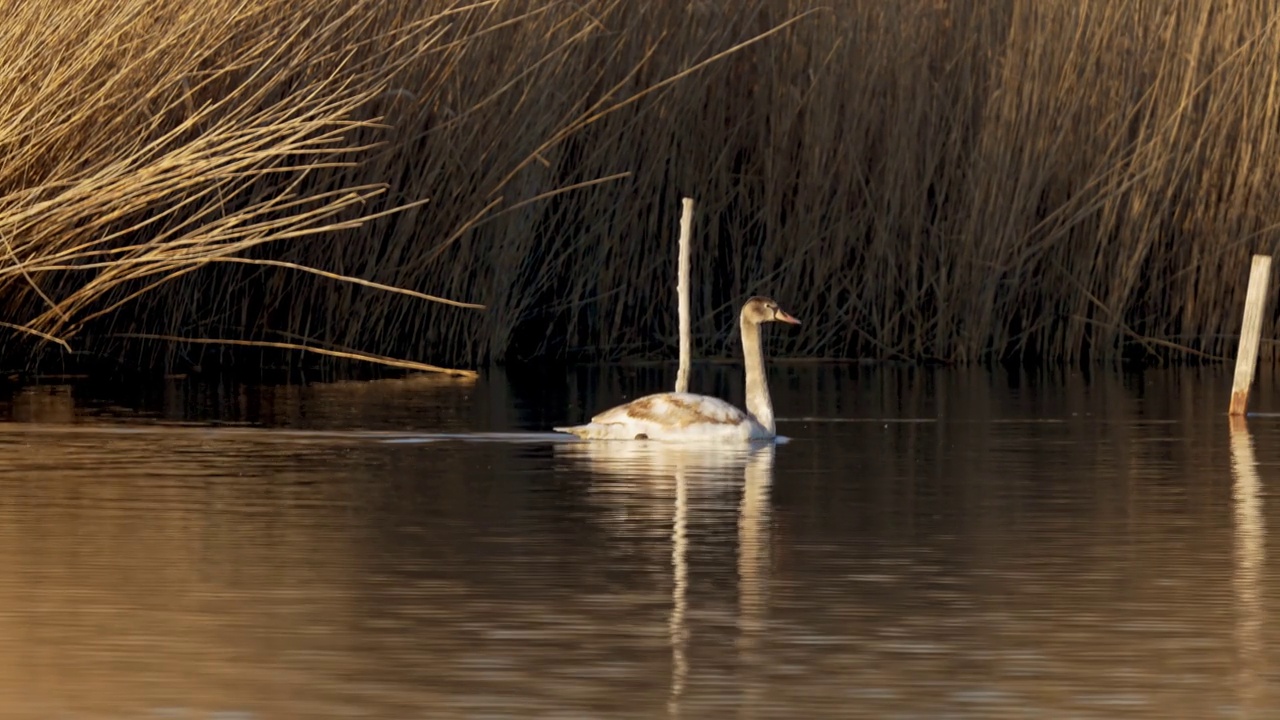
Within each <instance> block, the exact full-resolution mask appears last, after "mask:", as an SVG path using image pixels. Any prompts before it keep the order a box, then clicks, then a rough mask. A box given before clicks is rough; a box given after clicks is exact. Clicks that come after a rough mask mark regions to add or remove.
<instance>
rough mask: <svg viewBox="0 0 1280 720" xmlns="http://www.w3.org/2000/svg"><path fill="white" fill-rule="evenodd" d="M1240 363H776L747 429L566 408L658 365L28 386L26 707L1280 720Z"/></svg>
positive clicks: (12, 513) (23, 560)
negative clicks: (1094, 366) (705, 436)
mask: <svg viewBox="0 0 1280 720" xmlns="http://www.w3.org/2000/svg"><path fill="white" fill-rule="evenodd" d="M1228 370H1229V369H1213V370H1207V371H1206V370H1199V371H1197V370H1182V371H1149V372H1147V373H1144V374H1141V375H1133V374H1130V375H1121V374H1117V373H1101V374H1095V375H1093V376H1086V375H1081V374H1079V373H1064V374H1039V375H1037V374H1030V375H1028V374H1023V373H1018V372H1007V371H1004V370H997V371H992V372H987V371H977V370H975V371H957V370H938V371H924V370H909V369H891V368H868V367H857V366H840V367H808V366H797V367H777V368H774V370H773V387H774V396H775V401H776V403H777V405H778V410H779V415H780V417H782V418H784V420H783V421H782V422H781V423H780V426H779V431H780V432H782V433H783V434H785V435H787V436H788V437H789V438H790V442H787V443H785V444H782V445H778V446H776V447H760V448H753V449H734V448H725V447H721V448H699V449H687V448H680V447H674V446H670V445H663V444H658V443H624V444H585V443H578V442H566V441H564V440H563V439H561V438H558V437H555V436H552V435H551V434H549V433H547V432H546V430H547V428H549V427H550V426H551V425H552V424H556V423H560V422H563V421H566V420H568V421H578V420H582V419H583V418H584V417H586V416H587V415H590V414H591V412H593V411H595V410H599V409H602V408H604V407H607V406H608V405H609V404H612V403H614V402H616V401H618V400H620V399H622V398H624V397H634V396H635V394H636V393H639V392H645V391H649V390H654V389H661V388H665V387H666V386H667V385H669V384H670V381H671V378H670V374H669V373H667V372H660V371H657V370H636V369H629V370H628V369H616V368H615V369H604V370H601V369H583V370H578V371H574V372H571V373H568V374H563V373H561V374H549V373H545V372H540V373H527V376H520V377H514V376H513V377H508V376H507V375H505V374H501V373H499V374H492V375H488V376H486V377H485V378H483V379H482V380H480V381H479V382H475V383H470V382H463V381H448V380H442V381H436V380H420V381H394V382H379V383H347V384H336V385H323V386H311V387H306V388H297V387H292V388H287V387H286V388H236V387H219V386H207V385H199V384H194V383H181V382H174V383H171V384H170V385H169V386H167V387H164V388H158V389H153V391H152V392H150V393H149V394H146V395H144V396H142V397H135V398H133V399H132V400H130V399H121V398H120V397H116V398H112V397H110V395H111V393H103V392H101V391H95V390H93V389H88V388H67V387H58V386H54V387H41V388H31V389H27V390H23V391H21V392H18V393H17V394H15V395H14V396H13V397H12V398H11V399H10V400H9V401H8V402H7V403H4V404H3V405H2V406H0V414H3V415H4V416H6V417H8V418H10V419H11V422H7V423H3V424H0V717H3V718H42V719H43V718H66V719H68V720H70V719H77V720H78V719H80V718H192V719H194V718H210V719H212V718H220V719H221V720H230V719H232V718H236V719H241V720H247V719H250V718H253V719H257V718H356V717H360V718H448V717H474V718H500V717H547V718H552V717H554V718H615V717H616V718H632V717H634V718H662V717H686V718H712V717H714V718H723V717H754V718H800V717H806V718H808V717H842V718H1174V717H1178V718H1218V717H1222V718H1273V717H1280V692H1277V682H1278V681H1280V676H1278V675H1277V670H1278V669H1280V658H1278V657H1277V652H1280V650H1277V648H1280V644H1278V643H1277V642H1276V641H1277V640H1280V638H1278V637H1277V633H1276V626H1277V625H1276V623H1273V622H1270V621H1269V617H1270V616H1271V615H1273V612H1272V609H1273V608H1280V599H1277V597H1276V588H1277V584H1276V580H1275V578H1276V577H1277V574H1278V573H1277V572H1276V570H1275V569H1274V565H1275V561H1274V560H1273V557H1274V556H1275V554H1276V553H1274V552H1273V553H1268V542H1267V538H1268V529H1269V528H1272V527H1275V524H1276V522H1277V511H1276V507H1277V502H1276V500H1275V498H1274V496H1273V493H1272V489H1273V488H1274V486H1275V483H1276V481H1277V480H1278V479H1280V465H1278V464H1277V463H1280V416H1277V415H1273V414H1272V413H1274V412H1275V411H1276V409H1277V407H1278V406H1280V399H1278V398H1277V394H1276V393H1275V392H1274V391H1275V389H1276V383H1275V382H1274V380H1273V379H1272V377H1271V374H1270V373H1269V372H1266V373H1264V374H1263V377H1262V379H1261V385H1260V386H1259V388H1258V389H1257V391H1256V393H1257V394H1256V397H1255V402H1254V407H1255V408H1256V409H1257V410H1258V411H1259V412H1260V414H1258V415H1256V416H1254V417H1251V418H1250V419H1248V421H1247V423H1239V424H1236V425H1232V424H1231V423H1229V422H1228V419H1227V418H1226V416H1225V412H1224V410H1225V407H1226V405H1227V398H1228V394H1229V386H1230V378H1229V375H1228ZM738 382H740V374H739V373H738V372H737V371H735V370H732V369H729V370H717V371H714V372H712V371H711V370H708V369H705V368H704V369H702V370H701V371H700V372H699V373H696V374H695V377H694V385H695V388H699V389H703V390H709V391H712V392H715V393H717V394H721V395H725V396H727V397H729V398H730V399H732V400H734V401H735V402H740V401H741V389H740V388H739V387H738V386H737V383H738Z"/></svg>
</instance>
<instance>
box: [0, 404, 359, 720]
mask: <svg viewBox="0 0 1280 720" xmlns="http://www.w3.org/2000/svg"><path fill="white" fill-rule="evenodd" d="M330 445H331V446H332V442H330ZM299 449H300V446H299V445H297V444H294V443H290V442H272V441H266V442H263V441H261V440H260V439H259V440H255V438H254V437H253V436H251V435H246V434H242V433H237V434H235V435H233V436H232V437H231V438H230V439H227V440H219V439H218V438H217V437H216V436H215V435H212V434H193V433H172V434H170V433H165V432H164V431H162V430H154V431H150V432H140V433H137V434H133V435H130V434H123V433H119V434H117V433H112V434H103V433H97V432H93V431H92V430H82V431H75V430H72V429H68V430H67V431H65V432H59V433H56V434H45V433H41V432H38V431H34V430H33V431H30V432H23V433H22V434H20V435H13V434H5V435H0V450H3V452H0V607H3V608H4V612H3V613H0V638H3V640H2V641H0V698H3V699H0V716H3V717H6V718H27V717H30V718H37V717H105V716H111V717H149V716H151V715H152V714H153V713H154V712H156V711H157V709H158V708H161V707H173V708H186V709H187V710H188V711H189V712H190V713H191V715H190V716H191V717H197V716H199V717H204V716H205V715H206V713H214V714H216V713H217V712H219V711H223V712H227V713H231V712H232V711H242V710H245V709H247V708H254V709H255V711H258V710H261V711H263V712H264V713H265V715H264V716H269V715H273V714H275V713H280V714H281V716H295V717H296V716H312V715H313V714H320V713H323V712H324V711H325V708H326V705H327V704H329V703H332V702H335V701H336V700H337V699H338V698H335V694H334V689H335V688H337V687H338V685H336V684H329V683H324V682H319V683H317V682H316V681H317V679H319V678H321V677H323V675H324V674H325V673H326V672H332V673H333V675H332V676H331V677H334V678H336V677H337V674H338V673H339V672H349V671H350V667H343V668H339V667H337V666H336V665H335V666H329V665H325V664H324V662H322V661H321V660H315V659H313V658H321V659H323V658H324V657H326V653H328V654H332V653H335V652H342V651H344V650H345V649H346V645H347V643H348V640H347V634H346V633H344V632H342V631H343V628H342V627H339V626H335V624H334V619H335V618H339V619H340V618H356V617H358V616H359V615H360V613H359V612H356V611H354V610H349V609H348V606H349V605H350V604H351V603H352V602H353V599H352V593H353V592H355V589H354V588H355V586H354V585H353V575H354V573H353V570H355V569H357V568H359V567H360V565H361V563H360V562H359V561H358V555H359V553H360V552H361V551H360V548H359V547H358V538H355V537H353V536H352V535H351V534H350V533H334V532H332V528H333V527H335V526H336V525H339V524H341V523H343V522H345V521H346V518H347V514H348V510H347V508H349V507H350V504H351V501H352V500H353V496H354V492H353V493H352V496H348V495H347V493H346V488H347V487H354V483H353V485H352V486H346V485H344V484H343V483H328V484H316V483H313V482H310V479H311V476H312V474H313V471H315V469H316V468H319V467H323V468H324V471H325V472H327V473H329V477H331V478H332V477H334V475H335V473H338V472H340V470H337V469H335V468H337V467H339V465H338V463H341V462H343V461H344V460H343V455H344V450H343V448H341V447H330V448H323V447H317V446H315V445H311V446H309V449H308V450H307V451H306V452H305V453H301V452H299ZM353 622H355V621H354V620H353ZM285 637H288V638H289V640H288V642H287V643H283V642H282V640H281V638H285ZM286 645H287V647H289V648H290V649H291V653H290V654H289V655H288V656H287V657H284V656H281V649H282V647H283V646H286ZM312 654H314V655H312ZM344 665H345V663H344ZM268 667H269V668H273V670H272V673H271V674H270V675H269V676H263V675H262V673H261V668H268ZM316 673H319V674H318V675H317V674H316ZM308 675H310V677H308ZM312 683H315V684H316V685H319V686H320V687H304V686H308V685H311V684H312ZM325 686H327V687H325ZM37 699H39V702H38V703H37V702H35V701H36V700H37Z"/></svg>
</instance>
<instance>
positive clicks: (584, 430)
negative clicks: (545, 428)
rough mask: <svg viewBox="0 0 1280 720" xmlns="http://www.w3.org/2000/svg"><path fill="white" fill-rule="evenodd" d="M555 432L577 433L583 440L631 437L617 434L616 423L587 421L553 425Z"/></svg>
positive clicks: (617, 427) (628, 438)
mask: <svg viewBox="0 0 1280 720" xmlns="http://www.w3.org/2000/svg"><path fill="white" fill-rule="evenodd" d="M551 429H552V430H555V431H556V432H562V433H569V434H570V435H577V436H578V437H580V438H582V439H583V440H621V439H627V440H630V439H632V438H631V436H630V435H626V434H625V433H624V434H619V432H618V430H619V429H620V428H619V426H618V425H615V424H606V423H587V424H586V425H568V426H565V427H553V428H551Z"/></svg>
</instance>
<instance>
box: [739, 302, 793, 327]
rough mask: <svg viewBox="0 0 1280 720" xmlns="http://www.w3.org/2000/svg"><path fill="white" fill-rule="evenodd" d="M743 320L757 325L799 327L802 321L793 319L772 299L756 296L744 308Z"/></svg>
mask: <svg viewBox="0 0 1280 720" xmlns="http://www.w3.org/2000/svg"><path fill="white" fill-rule="evenodd" d="M742 319H743V320H745V321H747V322H750V323H752V324H755V325H759V324H760V323H767V322H784V323H788V324H791V325H799V324H800V321H799V320H797V319H795V318H794V317H791V315H790V314H789V313H787V311H786V310H783V309H782V308H780V307H778V303H776V302H774V301H773V299H772V298H767V297H760V296H758V295H757V296H756V297H753V298H751V299H750V300H748V301H747V304H746V305H743V306H742Z"/></svg>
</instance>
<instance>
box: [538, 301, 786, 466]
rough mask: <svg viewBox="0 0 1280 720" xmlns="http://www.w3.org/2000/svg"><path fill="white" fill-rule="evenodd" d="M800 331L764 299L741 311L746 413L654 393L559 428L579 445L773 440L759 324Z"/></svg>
mask: <svg viewBox="0 0 1280 720" xmlns="http://www.w3.org/2000/svg"><path fill="white" fill-rule="evenodd" d="M766 322H785V323H790V324H793V325H799V324H800V321H799V320H796V319H795V318H793V317H791V316H790V315H788V314H787V313H786V312H785V311H783V310H782V309H781V308H779V307H778V304H777V303H775V302H774V301H772V300H770V299H768V298H761V297H753V298H751V299H750V300H748V301H747V303H746V305H743V306H742V313H741V315H740V316H739V321H738V324H739V327H740V329H741V331H742V356H743V363H744V365H745V367H746V375H747V410H746V412H743V411H742V410H739V409H738V408H736V407H734V406H733V405H731V404H729V403H727V402H725V401H724V400H721V399H720V398H715V397H710V396H708V395H697V394H694V393H674V392H670V393H657V394H654V395H646V396H644V397H642V398H638V399H636V400H632V401H631V402H629V403H627V404H625V405H619V406H617V407H615V408H611V409H609V410H605V411H604V412H602V413H600V414H599V415H596V416H595V417H593V418H591V422H589V423H587V424H586V425H575V426H573V427H558V428H555V430H557V431H559V432H565V433H571V434H573V435H577V436H578V437H580V438H583V439H584V440H674V441H698V440H762V439H769V438H772V437H774V435H775V432H774V431H775V426H774V422H773V402H772V400H771V399H770V398H769V385H768V383H767V382H766V381H765V377H764V350H763V349H762V348H761V346H760V324H761V323H766Z"/></svg>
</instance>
